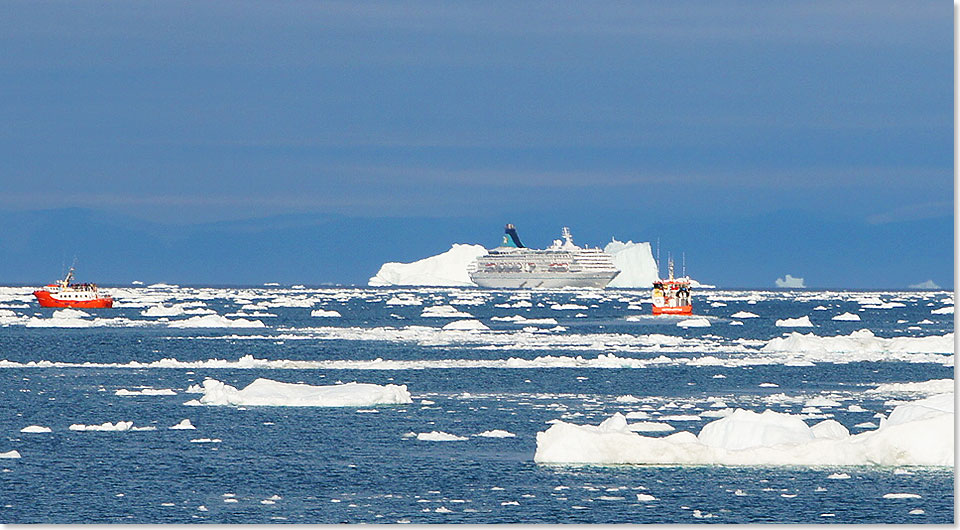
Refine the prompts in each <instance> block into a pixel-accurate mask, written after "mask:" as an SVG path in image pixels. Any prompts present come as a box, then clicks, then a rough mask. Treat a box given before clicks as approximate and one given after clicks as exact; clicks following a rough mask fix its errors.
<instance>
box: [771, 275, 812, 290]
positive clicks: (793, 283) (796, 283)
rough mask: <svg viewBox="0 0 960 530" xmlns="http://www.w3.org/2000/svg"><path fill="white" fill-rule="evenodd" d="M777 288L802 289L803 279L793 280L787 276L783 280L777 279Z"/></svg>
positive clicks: (804, 286) (803, 286)
mask: <svg viewBox="0 0 960 530" xmlns="http://www.w3.org/2000/svg"><path fill="white" fill-rule="evenodd" d="M776 284H777V287H780V288H781V289H804V288H806V285H804V284H803V278H794V277H793V276H790V275H789V274H787V275H786V276H785V277H783V278H777V281H776Z"/></svg>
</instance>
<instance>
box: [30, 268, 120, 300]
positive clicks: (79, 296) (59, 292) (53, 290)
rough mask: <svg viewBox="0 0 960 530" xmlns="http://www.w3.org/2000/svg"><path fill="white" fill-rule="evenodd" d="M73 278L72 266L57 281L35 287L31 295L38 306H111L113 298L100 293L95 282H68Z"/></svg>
mask: <svg viewBox="0 0 960 530" xmlns="http://www.w3.org/2000/svg"><path fill="white" fill-rule="evenodd" d="M72 280H73V267H70V271H69V272H67V275H66V276H65V277H64V278H63V279H62V280H59V281H57V283H52V284H50V285H47V286H45V287H44V288H43V289H37V290H36V291H34V292H33V296H36V297H37V302H40V307H82V308H101V307H113V298H112V297H110V296H107V295H101V294H100V291H99V289H98V288H97V284H95V283H70V282H71V281H72Z"/></svg>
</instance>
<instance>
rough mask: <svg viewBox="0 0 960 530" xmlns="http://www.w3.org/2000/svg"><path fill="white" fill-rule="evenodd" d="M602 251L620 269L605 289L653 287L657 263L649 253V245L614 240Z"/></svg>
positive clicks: (656, 274)
mask: <svg viewBox="0 0 960 530" xmlns="http://www.w3.org/2000/svg"><path fill="white" fill-rule="evenodd" d="M603 251H604V252H606V253H607V254H610V255H611V256H613V265H614V266H615V267H616V268H618V269H620V274H618V275H617V277H616V278H614V279H613V280H612V281H611V282H610V283H608V284H607V287H653V282H654V281H656V280H657V279H658V278H657V276H658V273H657V262H656V261H655V260H654V259H653V252H651V251H650V243H646V242H642V243H634V242H633V241H627V242H626V243H623V242H621V241H617V240H616V239H614V240H612V241H610V242H609V243H607V246H605V247H603Z"/></svg>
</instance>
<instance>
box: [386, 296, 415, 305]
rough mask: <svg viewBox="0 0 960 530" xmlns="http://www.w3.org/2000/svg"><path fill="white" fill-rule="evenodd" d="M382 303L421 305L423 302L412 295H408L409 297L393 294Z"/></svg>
mask: <svg viewBox="0 0 960 530" xmlns="http://www.w3.org/2000/svg"><path fill="white" fill-rule="evenodd" d="M384 304H386V305H423V302H422V301H420V299H419V298H417V297H414V296H410V297H406V296H393V297H392V298H390V299H389V300H387V301H386V302H384Z"/></svg>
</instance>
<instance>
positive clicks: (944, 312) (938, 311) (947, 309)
mask: <svg viewBox="0 0 960 530" xmlns="http://www.w3.org/2000/svg"><path fill="white" fill-rule="evenodd" d="M930 313H931V314H934V315H952V314H953V306H952V305H951V306H947V307H941V308H940V309H934V310H933V311H930Z"/></svg>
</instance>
